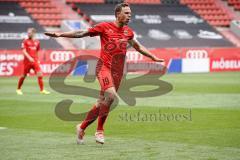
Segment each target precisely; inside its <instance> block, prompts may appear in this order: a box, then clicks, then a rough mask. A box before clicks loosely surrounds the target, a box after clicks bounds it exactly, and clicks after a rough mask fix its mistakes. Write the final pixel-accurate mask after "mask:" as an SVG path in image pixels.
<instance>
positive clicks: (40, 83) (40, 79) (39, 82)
mask: <svg viewBox="0 0 240 160" xmlns="http://www.w3.org/2000/svg"><path fill="white" fill-rule="evenodd" d="M38 85H39V88H40V91H42V90H43V77H42V76H40V77H38Z"/></svg>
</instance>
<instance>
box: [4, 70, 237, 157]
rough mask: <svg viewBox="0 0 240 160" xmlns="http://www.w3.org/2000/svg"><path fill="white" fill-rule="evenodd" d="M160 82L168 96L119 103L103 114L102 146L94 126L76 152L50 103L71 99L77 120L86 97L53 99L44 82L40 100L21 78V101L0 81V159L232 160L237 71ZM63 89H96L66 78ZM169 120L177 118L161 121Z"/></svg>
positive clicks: (69, 130) (88, 101)
mask: <svg viewBox="0 0 240 160" xmlns="http://www.w3.org/2000/svg"><path fill="white" fill-rule="evenodd" d="M162 79H163V80H165V81H167V82H169V83H171V84H172V85H173V90H172V91H171V92H170V93H168V94H166V95H162V96H159V97H151V98H139V99H137V104H136V106H127V105H126V104H124V103H123V102H122V101H121V102H120V104H119V106H118V107H117V108H116V109H115V110H113V111H112V112H111V113H110V116H109V117H108V120H107V123H106V125H105V137H106V139H105V144H104V145H98V144H96V143H95V141H94V136H93V135H94V132H95V128H96V123H94V124H93V125H91V126H90V127H89V128H88V129H87V131H86V140H85V141H86V144H85V145H77V144H76V142H75V125H76V124H77V123H78V122H76V121H68V122H67V121H62V120H60V119H58V118H57V117H56V115H55V112H54V109H55V106H56V103H57V102H59V101H61V100H63V99H72V100H73V101H74V103H73V105H72V107H71V112H73V113H79V112H83V111H85V110H87V109H89V108H90V107H91V105H92V104H93V103H94V102H95V100H94V99H93V98H88V97H84V96H76V95H64V94H60V93H57V92H55V91H53V90H51V89H50V87H49V84H48V80H47V77H46V78H45V79H44V80H45V86H46V88H47V89H48V90H50V91H51V92H52V93H51V94H50V95H40V94H39V90H38V86H37V79H36V77H28V78H27V79H26V81H25V83H24V85H23V89H22V90H23V92H24V95H23V96H18V95H16V93H15V89H16V85H17V78H16V77H13V78H2V77H1V78H0V159H1V160H38V159H39V160H43V159H48V160H58V159H64V160H75V159H111V160H118V159H119V160H122V159H126V160H129V159H133V160H136V159H137V160H148V159H154V160H155V159H156V160H159V159H162V160H165V159H166V160H237V159H240V72H229V73H211V74H209V73H208V74H169V75H165V76H163V78H162ZM66 83H68V84H72V85H79V86H89V87H92V88H98V85H97V84H98V83H85V82H83V80H82V78H81V77H69V78H68V79H67V81H66ZM149 88H151V87H149V86H142V87H138V88H135V89H139V90H147V89H149ZM160 113H161V115H162V117H160V116H159V115H160ZM163 115H165V117H164V116H163ZM171 115H173V116H177V115H179V116H180V117H178V118H179V119H177V118H176V117H175V118H166V117H167V116H169V117H171ZM158 116H159V117H158Z"/></svg>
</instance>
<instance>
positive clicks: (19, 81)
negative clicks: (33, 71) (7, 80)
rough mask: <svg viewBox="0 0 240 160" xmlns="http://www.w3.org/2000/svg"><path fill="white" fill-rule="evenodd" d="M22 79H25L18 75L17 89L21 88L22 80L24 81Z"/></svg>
mask: <svg viewBox="0 0 240 160" xmlns="http://www.w3.org/2000/svg"><path fill="white" fill-rule="evenodd" d="M24 79H25V77H20V78H19V80H18V88H17V89H21V87H22V84H23V82H24Z"/></svg>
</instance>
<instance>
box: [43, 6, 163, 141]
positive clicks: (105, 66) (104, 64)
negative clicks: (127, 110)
mask: <svg viewBox="0 0 240 160" xmlns="http://www.w3.org/2000/svg"><path fill="white" fill-rule="evenodd" d="M115 17H116V21H114V22H102V23H99V24H97V25H95V26H94V27H92V28H89V29H88V30H87V31H72V32H63V33H54V32H47V33H45V34H46V35H48V36H51V37H69V38H82V37H86V36H100V38H101V54H100V59H99V61H98V64H97V67H96V75H97V78H98V81H99V83H100V85H101V92H100V96H99V99H98V101H97V103H96V104H95V105H94V106H93V108H92V109H91V110H90V111H89V112H88V114H87V116H86V117H85V119H84V121H83V122H82V123H81V124H79V125H77V143H78V144H82V143H83V136H84V134H85V132H84V130H85V129H86V128H87V127H88V126H89V125H90V124H91V123H92V122H94V121H95V120H96V119H97V118H98V125H97V130H96V133H95V139H96V142H97V143H101V144H103V143H104V135H103V132H104V128H103V125H104V123H105V121H106V118H107V116H108V113H109V110H110V106H111V104H112V102H113V101H114V98H118V94H117V90H118V88H119V85H120V83H121V79H122V76H123V67H124V61H125V55H126V50H127V44H128V43H129V44H130V45H132V46H133V47H134V48H135V49H136V50H137V51H138V52H139V53H141V54H143V55H145V56H147V57H149V58H151V59H152V60H153V61H156V62H163V59H159V58H157V57H155V56H153V55H151V53H150V52H149V51H148V50H147V49H146V48H145V47H144V46H142V45H141V44H140V43H139V42H138V41H137V40H136V39H134V33H133V30H132V29H131V28H130V27H128V26H127V25H128V22H129V21H130V18H131V9H130V6H129V4H127V3H121V4H117V5H116V7H115Z"/></svg>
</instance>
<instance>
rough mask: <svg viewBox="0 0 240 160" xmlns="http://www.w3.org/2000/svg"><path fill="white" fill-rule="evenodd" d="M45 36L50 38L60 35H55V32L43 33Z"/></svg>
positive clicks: (59, 34)
mask: <svg viewBox="0 0 240 160" xmlns="http://www.w3.org/2000/svg"><path fill="white" fill-rule="evenodd" d="M44 34H45V35H46V36H50V37H60V36H61V33H56V32H45V33H44Z"/></svg>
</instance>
